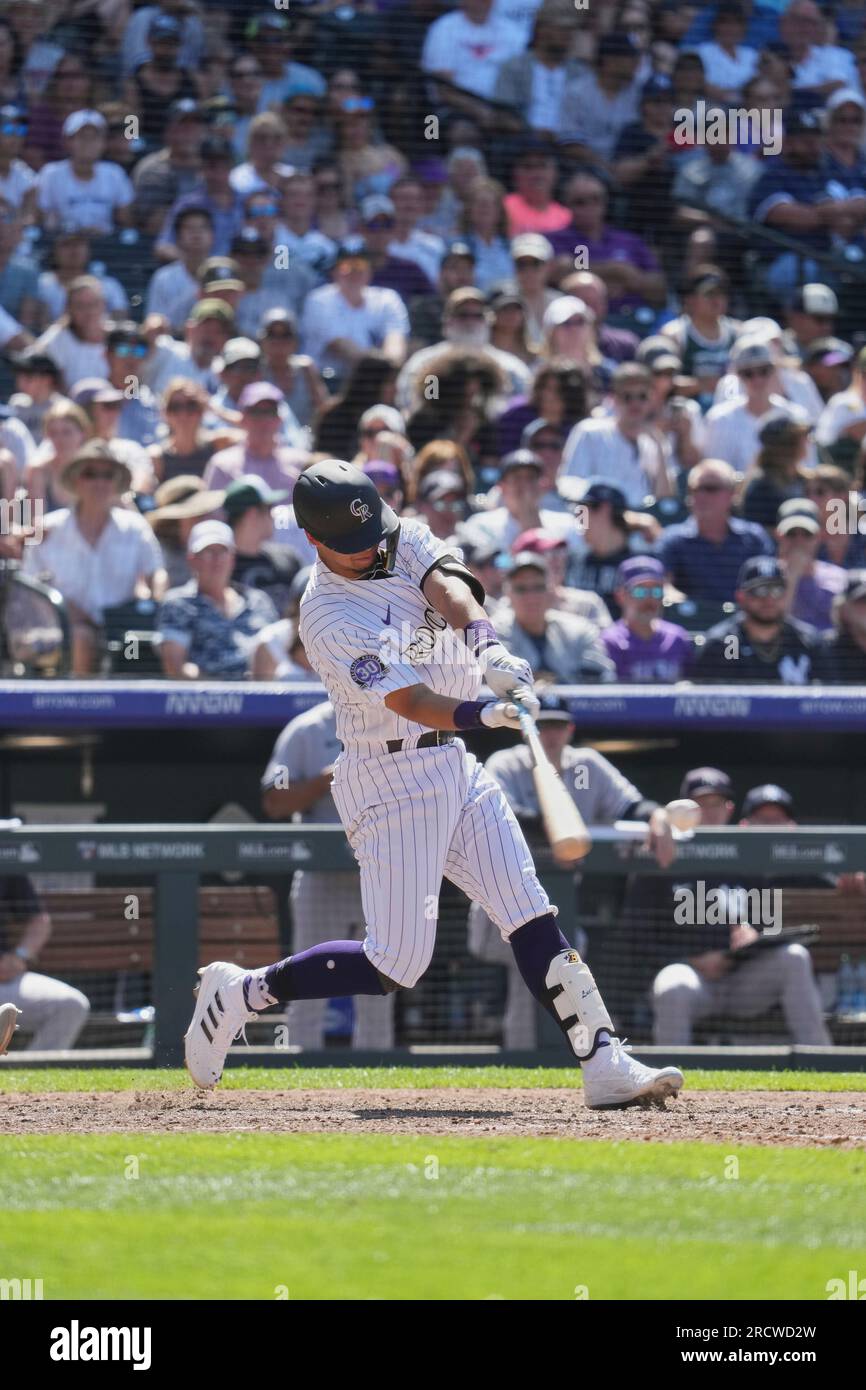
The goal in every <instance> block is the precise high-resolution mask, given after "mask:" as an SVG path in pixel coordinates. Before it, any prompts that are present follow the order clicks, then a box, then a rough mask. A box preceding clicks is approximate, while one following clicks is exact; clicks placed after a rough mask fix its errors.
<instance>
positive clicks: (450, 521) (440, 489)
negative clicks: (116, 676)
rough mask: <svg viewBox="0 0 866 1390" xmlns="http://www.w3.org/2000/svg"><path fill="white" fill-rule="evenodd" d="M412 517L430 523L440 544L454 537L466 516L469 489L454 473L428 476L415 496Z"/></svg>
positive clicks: (426, 474) (443, 470)
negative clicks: (467, 491)
mask: <svg viewBox="0 0 866 1390" xmlns="http://www.w3.org/2000/svg"><path fill="white" fill-rule="evenodd" d="M412 512H413V515H415V516H417V517H420V519H421V520H422V521H424V522H426V523H427V525H428V526H429V527H430V530H431V531H432V532H433V535H434V536H436V538H437V540H440V541H447V540H448V539H449V538H450V537H451V536H453V535H454V532H455V530H456V529H457V527H458V525H459V524H460V522H461V521H462V520H463V518H464V517H465V515H466V485H465V483H464V482H463V479H462V478H461V477H460V476H459V474H457V473H455V472H453V471H452V470H451V469H448V470H446V469H437V470H436V471H435V472H432V473H425V475H424V477H423V478H421V480H420V481H419V483H418V486H417V489H416V492H415V504H414V507H413V509H412Z"/></svg>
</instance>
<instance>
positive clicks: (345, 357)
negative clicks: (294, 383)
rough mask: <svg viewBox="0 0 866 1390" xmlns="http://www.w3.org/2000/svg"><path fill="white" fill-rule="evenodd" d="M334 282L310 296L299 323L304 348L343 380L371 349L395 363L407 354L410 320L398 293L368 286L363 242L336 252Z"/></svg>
mask: <svg viewBox="0 0 866 1390" xmlns="http://www.w3.org/2000/svg"><path fill="white" fill-rule="evenodd" d="M333 274H334V280H333V283H332V284H330V285H323V286H322V288H321V289H318V290H313V292H312V293H311V294H309V295H308V296H307V301H306V304H305V306H304V312H303V317H302V320H301V338H302V342H303V346H304V350H305V351H306V352H308V353H309V354H310V356H311V357H312V358H314V360H315V361H317V362H320V363H322V364H323V365H324V366H326V367H328V368H329V369H331V371H332V372H333V374H334V375H335V377H336V378H337V379H338V380H345V378H346V377H347V376H348V374H349V371H350V369H351V367H352V366H353V364H354V363H355V362H357V360H358V358H359V357H362V356H363V355H364V353H365V352H367V351H369V350H370V349H371V348H378V349H380V350H381V351H382V352H384V354H385V356H386V357H388V358H389V359H390V360H391V361H393V362H394V363H395V364H399V363H400V362H402V361H403V359H404V358H405V356H406V340H407V338H408V334H409V316H408V314H407V313H406V306H405V305H404V303H403V301H402V299H401V298H400V296H399V295H398V294H396V293H395V291H394V290H385V289H375V288H373V287H372V286H371V285H370V278H371V267H370V259H369V254H368V252H367V248H366V246H365V245H364V243H363V242H362V241H360V240H358V239H353V240H352V241H349V242H345V243H344V244H343V245H342V246H341V247H340V249H339V251H338V252H337V260H336V263H335V266H334V272H333Z"/></svg>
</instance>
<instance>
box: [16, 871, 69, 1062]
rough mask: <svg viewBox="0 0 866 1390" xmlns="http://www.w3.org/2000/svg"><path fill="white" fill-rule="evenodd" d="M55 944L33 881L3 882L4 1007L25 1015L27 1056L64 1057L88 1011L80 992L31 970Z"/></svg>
mask: <svg viewBox="0 0 866 1390" xmlns="http://www.w3.org/2000/svg"><path fill="white" fill-rule="evenodd" d="M50 939H51V919H50V917H49V916H48V913H47V912H46V911H45V909H44V907H43V906H42V903H41V902H40V901H39V898H38V897H37V895H36V891H35V889H34V887H33V884H32V883H31V881H30V879H29V878H26V877H24V876H23V875H21V876H11V875H4V876H3V877H2V878H0V1004H14V1005H15V1007H16V1008H18V1009H20V1010H21V1015H22V1017H21V1025H20V1026H21V1027H22V1029H23V1030H25V1031H26V1032H28V1033H30V1034H31V1037H30V1041H29V1043H28V1045H27V1050H28V1051H29V1052H65V1051H67V1050H68V1049H69V1048H71V1047H72V1046H73V1045H74V1043H75V1039H76V1038H77V1037H78V1035H79V1033H80V1032H81V1030H82V1028H83V1027H84V1025H85V1023H86V1022H87V1015H88V1013H89V1012H90V1003H89V1001H88V999H87V998H86V996H85V995H83V994H82V993H81V991H80V990H77V989H73V988H72V986H71V985H67V984H64V982H63V981H62V980H55V979H52V978H51V977H50V976H48V975H40V974H39V972H38V971H36V970H34V969H33V966H34V964H35V963H36V961H37V960H38V957H39V952H40V951H41V950H42V949H43V947H44V946H45V945H46V944H47V942H48V941H50Z"/></svg>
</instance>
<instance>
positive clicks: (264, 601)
mask: <svg viewBox="0 0 866 1390" xmlns="http://www.w3.org/2000/svg"><path fill="white" fill-rule="evenodd" d="M187 560H188V563H189V567H190V570H191V572H192V579H190V580H189V582H188V583H187V584H182V585H181V586H180V588H178V589H170V590H169V592H168V593H167V594H166V597H165V602H164V603H163V605H162V609H161V611H160V615H159V634H160V647H159V654H160V660H161V661H162V669H163V672H164V673H165V675H166V676H168V677H169V678H171V679H172V680H202V679H205V678H209V679H211V680H243V679H244V678H245V677H247V676H248V675H249V674H250V666H251V662H252V654H253V650H254V647H255V643H256V640H257V638H258V635H259V633H260V632H261V631H262V629H263V628H266V627H267V626H268V625H269V624H270V623H275V622H276V621H277V616H278V615H277V610H276V609H275V608H274V605H273V604H272V602H271V600H270V599H269V598H268V596H267V594H264V593H262V592H261V591H260V590H259V589H247V588H245V587H244V586H243V585H239V584H234V583H232V571H233V568H234V564H235V540H234V536H233V534H232V530H231V527H230V526H227V525H226V524H225V522H224V521H199V522H197V523H196V525H195V526H193V528H192V530H191V531H190V533H189V539H188V541H187Z"/></svg>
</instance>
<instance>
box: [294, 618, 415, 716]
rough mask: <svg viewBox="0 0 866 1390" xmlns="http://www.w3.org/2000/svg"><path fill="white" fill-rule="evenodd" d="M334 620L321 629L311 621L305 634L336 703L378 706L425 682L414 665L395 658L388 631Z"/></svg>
mask: <svg viewBox="0 0 866 1390" xmlns="http://www.w3.org/2000/svg"><path fill="white" fill-rule="evenodd" d="M333 621H334V618H333V617H332V618H331V620H330V621H329V622H328V623H327V624H325V625H324V627H323V628H321V629H319V630H318V631H316V625H315V623H310V622H309V621H308V622H307V623H306V624H302V626H303V628H304V631H302V634H301V637H302V641H303V643H304V650H305V652H306V653H307V658H308V660H309V662H310V665H311V666H312V667H313V670H314V671H315V673H316V675H317V676H318V677H319V679H320V681H321V682H322V684H323V685H324V687H325V689H326V690H327V692H328V694H329V695H330V697H331V699H332V701H333V702H334V703H335V704H336V703H341V704H344V705H345V704H353V705H375V704H379V703H381V702H382V700H384V698H385V696H386V695H390V694H392V693H393V691H395V690H404V689H405V688H406V686H409V685H421V684H422V683H423V682H422V680H421V677H420V676H419V675H418V672H417V671H416V670H415V668H414V667H413V666H410V665H409V664H408V662H404V661H397V660H395V659H394V652H393V648H392V645H391V643H390V642H389V640H388V636H387V634H386V633H384V632H373V631H371V630H367V629H365V628H363V627H359V626H352V627H343V628H335V627H333V626H331V623H333Z"/></svg>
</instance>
